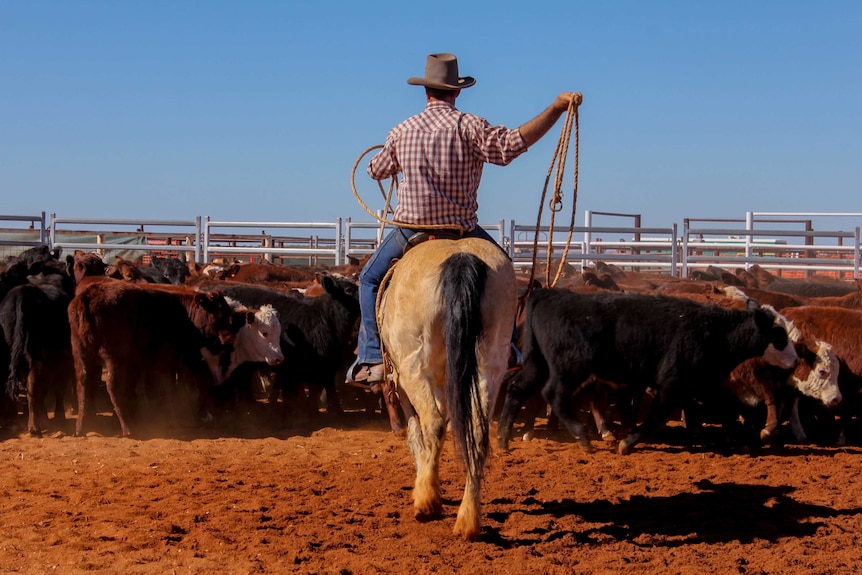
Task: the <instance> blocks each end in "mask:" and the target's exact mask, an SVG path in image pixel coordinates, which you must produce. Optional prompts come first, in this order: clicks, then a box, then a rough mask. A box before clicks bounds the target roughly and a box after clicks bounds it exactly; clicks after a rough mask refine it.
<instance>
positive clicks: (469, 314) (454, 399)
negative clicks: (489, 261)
mask: <svg viewBox="0 0 862 575" xmlns="http://www.w3.org/2000/svg"><path fill="white" fill-rule="evenodd" d="M441 277H442V282H441V290H440V291H441V297H442V302H443V309H444V312H443V322H444V325H443V339H444V342H445V344H446V394H447V397H446V399H447V404H448V411H449V423H450V425H451V427H452V434H453V437H454V443H455V447H456V449H457V450H459V451H460V452H461V453H462V454H463V456H464V459H465V462H466V465H467V472H468V473H469V474H470V475H471V476H474V477H481V474H482V471H483V469H482V467H483V466H484V462H485V459H486V457H487V455H488V414H487V413H486V412H485V407H484V405H483V402H482V397H481V394H480V392H479V376H478V371H479V361H478V358H477V355H476V344H477V343H478V341H479V338H480V337H481V335H482V307H481V303H482V293H483V291H484V290H485V282H486V280H487V278H488V266H487V265H486V264H485V262H483V261H482V260H481V259H480V258H479V257H478V256H476V255H475V254H471V253H457V254H454V255H452V256H450V257H449V258H447V259H446V261H444V262H443V265H442V269H441Z"/></svg>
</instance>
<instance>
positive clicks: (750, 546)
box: [0, 411, 862, 575]
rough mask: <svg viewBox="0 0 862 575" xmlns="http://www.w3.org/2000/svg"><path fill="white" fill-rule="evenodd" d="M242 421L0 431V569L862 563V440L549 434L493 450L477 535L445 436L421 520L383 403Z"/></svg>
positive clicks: (776, 567)
mask: <svg viewBox="0 0 862 575" xmlns="http://www.w3.org/2000/svg"><path fill="white" fill-rule="evenodd" d="M263 421H265V418H261V417H260V416H258V415H255V416H249V415H247V416H245V417H239V416H237V419H236V421H235V422H234V423H233V424H232V425H231V426H230V427H229V428H226V426H224V425H220V426H216V427H210V428H207V429H201V428H198V427H193V426H188V427H182V426H177V425H174V426H173V428H171V429H169V430H164V429H162V430H156V429H147V430H143V431H142V432H141V433H140V437H141V439H120V438H117V437H114V436H112V427H111V426H112V424H113V421H112V420H111V419H109V418H108V417H107V414H103V415H102V416H101V421H98V422H97V426H96V428H97V429H101V430H102V431H103V433H101V434H100V433H90V434H89V435H88V436H87V437H83V438H75V437H72V436H71V435H69V433H70V432H71V425H70V423H71V422H67V424H66V426H65V427H64V428H63V431H55V432H54V433H53V434H51V435H48V436H46V437H45V438H43V439H33V438H30V437H27V436H25V435H18V434H17V432H15V433H7V436H6V437H5V439H4V440H3V441H2V442H0V473H2V478H3V482H2V498H0V524H2V526H3V527H2V529H3V537H2V540H0V572H2V573H28V574H32V573H64V574H78V573H112V574H113V573H123V574H160V575H161V574H177V575H184V574H190V573H195V574H198V573H208V574H209V573H212V574H216V573H236V574H245V573H338V574H368V573H371V574H374V573H412V574H415V575H421V574H426V573H470V574H472V575H477V574H484V573H494V574H505V573H512V574H523V573H531V574H544V573H548V574H572V573H591V574H604V573H656V574H662V575H665V574H673V573H682V574H702V573H754V574H761V573H776V574H778V573H780V574H783V575H794V574H802V573H805V574H810V573H833V574H839V573H840V574H843V573H858V572H860V570H862V548H860V543H862V477H860V476H862V474H860V470H862V450H860V449H859V448H822V447H815V446H802V447H787V448H784V449H781V450H766V451H764V452H763V453H762V454H761V455H758V456H756V457H752V456H748V455H729V456H728V455H721V454H718V453H715V452H710V451H702V452H700V451H692V450H689V449H684V448H681V447H679V446H676V445H673V444H671V443H666V444H662V443H659V444H652V445H643V446H640V447H639V448H638V449H637V450H636V451H635V453H633V454H632V455H629V456H626V457H623V456H619V455H617V454H615V453H614V452H613V446H612V445H610V444H605V443H603V442H597V443H596V447H597V448H598V451H597V452H596V453H594V454H589V455H588V454H585V453H584V452H582V451H581V450H580V449H579V448H578V447H577V445H576V444H575V443H571V442H569V441H559V440H557V439H551V438H549V437H548V435H547V433H546V432H545V430H544V427H543V425H542V424H543V423H544V421H543V420H540V427H539V429H538V433H537V438H536V439H535V440H533V441H532V442H522V441H520V440H515V441H513V442H512V446H511V451H510V452H508V453H501V452H499V451H498V450H496V449H495V450H494V453H493V455H492V457H491V460H490V464H489V467H488V472H487V477H486V481H485V483H484V487H483V493H482V501H483V503H484V509H483V510H484V533H483V536H482V539H481V540H480V541H478V542H474V543H467V542H464V541H461V540H460V539H457V538H455V537H454V536H453V535H452V534H451V529H452V526H453V524H454V517H455V513H456V510H457V504H458V503H459V500H460V497H461V492H462V489H463V479H462V474H461V468H460V464H459V463H458V461H457V460H455V459H454V457H453V450H452V445H451V442H447V448H446V450H445V452H444V456H443V461H442V477H443V493H444V504H445V505H444V516H443V517H442V518H441V519H439V520H436V521H432V522H429V523H418V522H417V521H416V520H415V519H414V518H413V513H412V505H411V501H410V490H411V487H412V482H413V467H412V463H411V461H410V457H409V454H408V451H407V446H406V443H405V440H404V439H403V438H399V437H395V436H394V435H393V434H392V433H391V432H390V431H388V425H387V423H386V422H385V421H384V420H383V419H382V417H380V416H379V414H377V417H376V418H375V419H373V420H370V419H369V417H368V415H366V414H365V413H362V412H358V411H356V412H348V413H347V414H346V416H345V417H343V418H339V419H338V420H335V419H333V418H332V417H330V416H328V415H326V414H321V418H320V420H319V421H316V422H315V424H314V425H312V426H308V427H303V428H293V429H285V428H282V427H277V426H272V425H268V424H265V423H262V422H263Z"/></svg>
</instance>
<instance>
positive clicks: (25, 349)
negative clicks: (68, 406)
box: [0, 284, 74, 437]
mask: <svg viewBox="0 0 862 575" xmlns="http://www.w3.org/2000/svg"><path fill="white" fill-rule="evenodd" d="M71 299H72V296H71V293H70V291H67V290H64V289H62V288H59V287H57V286H55V285H51V284H43V285H39V286H36V285H32V284H25V285H21V286H18V287H16V288H14V289H12V290H11V291H10V292H9V294H8V295H7V296H6V297H5V298H3V300H2V302H0V337H3V338H4V339H5V344H6V346H7V349H8V350H9V356H8V362H9V363H8V366H9V368H8V381H7V383H6V389H7V392H8V393H9V395H10V396H11V397H12V398H15V397H17V396H18V394H19V393H20V392H22V391H23V392H25V393H26V394H27V405H28V421H27V429H28V431H29V432H30V435H32V436H34V437H41V436H42V430H44V429H45V428H46V426H47V420H48V414H47V411H46V408H45V400H46V399H47V397H48V395H49V394H53V396H54V399H55V402H54V405H55V407H54V418H55V419H56V420H63V419H65V406H64V399H65V398H66V397H67V395H68V394H67V391H71V387H72V376H73V373H74V372H73V369H72V349H71V347H70V345H69V320H68V317H67V313H66V308H67V306H68V305H69V301H71Z"/></svg>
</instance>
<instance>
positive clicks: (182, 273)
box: [151, 256, 191, 285]
mask: <svg viewBox="0 0 862 575" xmlns="http://www.w3.org/2000/svg"><path fill="white" fill-rule="evenodd" d="M151 265H152V267H154V268H155V269H157V270H158V271H159V272H160V273H161V274H162V275H163V276H164V277H165V279H167V280H168V281H169V282H170V283H172V284H174V285H183V284H184V283H186V280H187V279H188V277H189V275H191V272H190V271H189V266H187V265H186V263H185V262H184V261H182V260H181V259H178V258H160V257H159V256H153V257H152V258H151Z"/></svg>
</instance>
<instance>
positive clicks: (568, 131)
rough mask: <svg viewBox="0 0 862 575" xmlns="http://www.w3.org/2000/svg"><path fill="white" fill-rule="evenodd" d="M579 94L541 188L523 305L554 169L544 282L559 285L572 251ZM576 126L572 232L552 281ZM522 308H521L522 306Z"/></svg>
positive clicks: (576, 175)
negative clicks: (558, 219) (558, 221)
mask: <svg viewBox="0 0 862 575" xmlns="http://www.w3.org/2000/svg"><path fill="white" fill-rule="evenodd" d="M576 99H577V96H573V97H572V101H571V102H569V108H568V110H566V119H565V121H564V122H563V129H562V131H561V132H560V138H559V140H557V148H556V149H555V150H554V157H553V158H552V159H551V165H550V167H549V168H548V175H547V176H546V177H545V187H544V188H543V189H542V199H541V201H540V202H539V215H538V217H537V218H536V233H535V235H534V236H533V262H532V266H531V268H530V281H529V282H528V283H527V290H526V292H525V293H524V295H523V296H521V298H520V299H521V305H522V306H523V304H524V302H526V301H527V298H528V297H529V295H530V291H532V289H533V279H534V278H535V274H536V261H537V259H538V247H539V232H540V230H541V227H542V211H543V210H544V206H545V198H546V197H547V195H548V184H549V183H550V181H551V174H552V173H554V174H555V177H554V197H553V198H551V201H550V202H549V203H548V207H549V209H550V210H551V220H550V225H549V229H548V261H547V265H546V266H545V283H546V285H547V286H548V287H554V286H556V285H557V281H558V280H559V279H560V275H561V273H562V271H563V266H565V265H566V256H568V254H569V247H570V246H571V244H572V235H573V233H574V228H575V215H576V212H577V204H578V140H579V121H578V104H577V103H576ZM573 128H574V132H575V150H574V164H575V166H574V184H573V190H574V191H573V197H572V218H571V221H570V223H569V235H568V237H567V238H566V246H565V248H564V249H563V256H562V257H561V258H560V263H559V265H558V266H557V271H556V273H555V275H554V279H553V281H551V261H552V259H553V253H554V220H555V216H556V214H557V212H559V211H560V210H561V209H562V208H563V192H562V187H563V175H564V173H565V168H566V155H567V154H568V152H569V143H570V141H571V139H572V129H573ZM555 166H556V172H554V167H555ZM519 311H520V310H519Z"/></svg>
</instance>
